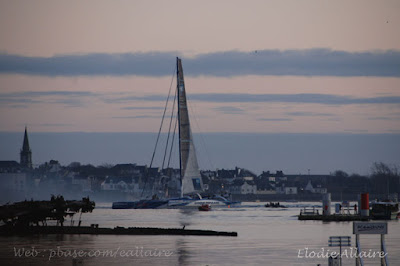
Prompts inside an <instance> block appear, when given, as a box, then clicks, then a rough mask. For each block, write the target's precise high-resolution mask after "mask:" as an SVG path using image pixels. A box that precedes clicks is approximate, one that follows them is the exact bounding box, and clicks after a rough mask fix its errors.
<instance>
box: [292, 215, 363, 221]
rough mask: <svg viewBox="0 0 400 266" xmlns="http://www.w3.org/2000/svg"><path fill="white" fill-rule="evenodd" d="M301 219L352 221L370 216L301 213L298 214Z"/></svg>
mask: <svg viewBox="0 0 400 266" xmlns="http://www.w3.org/2000/svg"><path fill="white" fill-rule="evenodd" d="M298 218H299V220H301V221H306V220H312V221H326V222H351V221H368V220H369V217H368V216H360V215H351V214H350V215H348V214H347V215H346V214H331V215H322V214H300V215H299V216H298Z"/></svg>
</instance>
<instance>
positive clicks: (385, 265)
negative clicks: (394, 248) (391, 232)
mask: <svg viewBox="0 0 400 266" xmlns="http://www.w3.org/2000/svg"><path fill="white" fill-rule="evenodd" d="M381 252H383V254H384V255H385V256H384V257H383V258H381V266H388V265H389V261H388V258H387V255H386V254H387V253H386V245H385V235H384V234H381Z"/></svg>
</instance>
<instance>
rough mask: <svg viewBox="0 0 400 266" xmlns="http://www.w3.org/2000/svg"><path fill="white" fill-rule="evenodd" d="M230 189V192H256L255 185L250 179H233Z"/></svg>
mask: <svg viewBox="0 0 400 266" xmlns="http://www.w3.org/2000/svg"><path fill="white" fill-rule="evenodd" d="M230 191H231V193H232V194H256V193H257V185H256V184H255V183H254V182H252V181H244V180H235V182H234V183H233V184H232V185H231V187H230Z"/></svg>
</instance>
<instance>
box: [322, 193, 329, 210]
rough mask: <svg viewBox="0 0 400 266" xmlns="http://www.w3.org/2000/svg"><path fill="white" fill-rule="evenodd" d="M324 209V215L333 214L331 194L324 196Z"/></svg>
mask: <svg viewBox="0 0 400 266" xmlns="http://www.w3.org/2000/svg"><path fill="white" fill-rule="evenodd" d="M322 208H323V209H322V214H323V215H330V214H331V193H326V194H324V195H322Z"/></svg>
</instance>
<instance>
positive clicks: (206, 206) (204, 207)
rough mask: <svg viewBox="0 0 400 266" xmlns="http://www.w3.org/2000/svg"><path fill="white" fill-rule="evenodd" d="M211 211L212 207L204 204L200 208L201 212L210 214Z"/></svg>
mask: <svg viewBox="0 0 400 266" xmlns="http://www.w3.org/2000/svg"><path fill="white" fill-rule="evenodd" d="M209 210H211V207H210V205H208V204H203V205H201V206H199V211H203V212H208V211H209Z"/></svg>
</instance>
